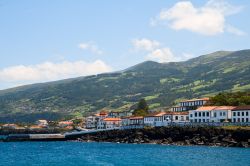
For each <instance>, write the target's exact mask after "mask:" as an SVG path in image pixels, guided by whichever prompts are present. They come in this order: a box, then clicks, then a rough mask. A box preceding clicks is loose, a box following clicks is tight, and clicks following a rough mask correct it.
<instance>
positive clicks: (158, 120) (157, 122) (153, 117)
mask: <svg viewBox="0 0 250 166" xmlns="http://www.w3.org/2000/svg"><path fill="white" fill-rule="evenodd" d="M164 114H165V112H156V113H152V114H150V115H148V116H145V117H144V118H143V123H144V125H145V126H162V122H163V115H164Z"/></svg>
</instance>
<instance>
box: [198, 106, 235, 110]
mask: <svg viewBox="0 0 250 166" xmlns="http://www.w3.org/2000/svg"><path fill="white" fill-rule="evenodd" d="M234 108H235V106H202V107H199V108H198V109H196V110H197V111H217V110H218V111H219V110H233V109H234Z"/></svg>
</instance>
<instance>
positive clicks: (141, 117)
mask: <svg viewBox="0 0 250 166" xmlns="http://www.w3.org/2000/svg"><path fill="white" fill-rule="evenodd" d="M129 119H130V120H135V119H143V116H131V117H130V118H129Z"/></svg>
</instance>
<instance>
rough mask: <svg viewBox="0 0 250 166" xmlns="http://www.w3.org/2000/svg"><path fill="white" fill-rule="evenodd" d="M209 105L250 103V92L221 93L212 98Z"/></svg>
mask: <svg viewBox="0 0 250 166" xmlns="http://www.w3.org/2000/svg"><path fill="white" fill-rule="evenodd" d="M209 105H216V106H220V105H229V106H230V105H231V106H239V105H250V92H249V91H248V92H235V93H219V94H218V95H216V96H214V97H211V98H210V102H209Z"/></svg>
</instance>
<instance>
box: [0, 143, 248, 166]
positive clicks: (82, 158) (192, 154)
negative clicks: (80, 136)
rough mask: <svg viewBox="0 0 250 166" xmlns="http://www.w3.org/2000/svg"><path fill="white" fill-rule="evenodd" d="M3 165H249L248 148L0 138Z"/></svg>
mask: <svg viewBox="0 0 250 166" xmlns="http://www.w3.org/2000/svg"><path fill="white" fill-rule="evenodd" d="M0 165H1V166H2V165H4V166H12V165H15V166H31V165H35V166H40V165H49V166H54V165H58V166H71V165H72V166H73V165H74V166H75V165H76V166H77V165H81V166H88V165H90V166H91V165H93V166H94V165H104V166H113V165H121V166H122V165H124V166H125V165H126V166H130V165H137V166H138V165H144V166H147V165H157V166H196V165H199V166H216V165H218V166H224V165H225V166H248V165H249V166H250V149H244V148H222V147H204V146H163V145H150V144H143V145H136V144H114V143H82V142H10V143H4V142H0Z"/></svg>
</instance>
